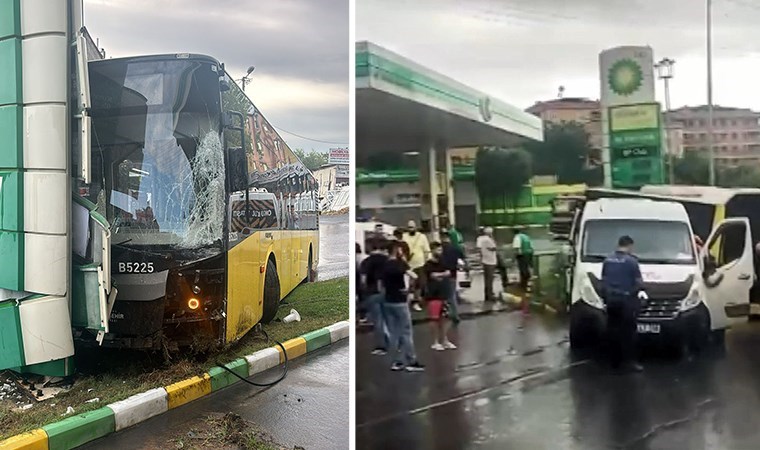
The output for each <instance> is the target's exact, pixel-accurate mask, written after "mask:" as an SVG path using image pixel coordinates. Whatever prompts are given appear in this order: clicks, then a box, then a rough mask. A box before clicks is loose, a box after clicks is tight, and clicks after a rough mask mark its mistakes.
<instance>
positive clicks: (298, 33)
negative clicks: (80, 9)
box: [85, 0, 353, 151]
mask: <svg viewBox="0 0 760 450" xmlns="http://www.w3.org/2000/svg"><path fill="white" fill-rule="evenodd" d="M85 24H86V25H87V28H88V29H89V30H90V33H91V34H92V36H93V37H94V38H96V39H100V46H101V47H103V48H105V50H106V52H107V56H108V57H110V56H113V57H121V56H132V55H144V54H157V53H182V52H189V53H203V54H207V55H210V56H213V57H215V58H217V59H218V60H220V61H222V62H224V63H225V64H226V67H227V71H228V72H229V73H230V74H231V75H233V76H234V77H235V78H240V77H242V76H243V75H244V74H245V71H246V69H247V68H248V66H250V65H253V66H255V67H256V70H255V71H254V73H253V75H252V81H251V84H250V85H249V86H248V87H246V93H247V94H248V96H249V97H251V99H252V100H253V102H254V103H255V104H256V106H257V107H258V108H259V109H260V110H261V111H262V112H263V114H264V116H266V118H267V119H268V120H269V121H270V122H271V123H272V125H273V126H275V127H276V128H278V132H279V133H280V135H281V136H282V137H283V139H285V141H286V142H287V143H288V145H289V146H290V147H291V148H293V149H296V148H303V149H304V150H307V151H308V150H309V149H312V148H313V149H316V150H327V149H329V148H331V147H347V146H348V145H347V143H348V124H349V122H348V120H349V117H348V89H349V86H348V75H349V64H348V51H349V49H353V45H351V44H350V43H349V34H348V30H349V17H348V0H318V1H314V0H273V1H251V0H214V1H211V0H161V1H160V2H159V1H155V0H85ZM283 129H284V130H287V131H289V132H292V133H296V134H299V135H301V136H305V137H308V138H310V139H315V140H319V141H327V142H331V143H322V142H316V141H313V140H306V139H302V138H299V137H296V136H294V135H293V134H289V133H286V132H284V131H283Z"/></svg>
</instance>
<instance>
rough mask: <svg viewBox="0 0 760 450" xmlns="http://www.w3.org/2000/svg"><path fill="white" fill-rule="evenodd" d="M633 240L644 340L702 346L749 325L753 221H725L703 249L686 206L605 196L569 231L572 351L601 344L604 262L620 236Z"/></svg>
mask: <svg viewBox="0 0 760 450" xmlns="http://www.w3.org/2000/svg"><path fill="white" fill-rule="evenodd" d="M623 235H629V236H631V237H632V238H633V240H634V242H635V244H634V254H635V256H636V257H637V258H638V259H639V263H640V265H641V274H642V278H643V282H644V289H645V291H646V292H647V294H648V296H649V300H647V301H645V302H643V303H642V307H641V310H640V312H639V315H638V320H637V327H638V333H640V334H641V335H651V336H652V337H656V338H659V339H665V340H667V341H668V343H672V344H674V345H680V344H688V345H690V346H692V347H701V346H703V345H704V344H705V343H706V342H707V340H708V338H709V337H710V334H713V335H714V336H715V337H716V338H717V341H718V342H719V343H722V342H723V336H724V332H725V329H726V328H728V327H729V326H731V325H732V324H735V323H738V322H741V321H746V320H747V318H748V315H749V291H750V288H751V287H752V284H753V282H754V270H753V262H754V261H753V252H752V240H751V235H750V227H749V220H748V219H747V218H731V219H725V220H724V221H722V222H720V224H718V225H717V226H715V227H713V233H712V234H711V235H710V237H709V238H708V239H707V241H705V246H704V249H703V250H702V252H701V253H699V252H698V250H697V248H696V246H695V242H694V233H693V231H692V228H691V225H690V223H689V216H688V215H687V213H686V209H685V208H684V206H683V205H682V204H680V203H676V202H669V201H655V200H649V199H627V198H604V199H599V200H595V201H590V202H588V203H586V204H585V206H584V208H583V210H582V212H581V211H580V210H579V213H578V214H577V215H576V218H575V220H574V223H573V229H572V231H571V252H570V260H571V263H570V268H569V271H568V276H569V278H570V280H569V283H568V290H569V292H568V294H569V297H570V301H571V306H570V344H571V347H572V348H573V349H578V348H582V347H585V346H588V345H590V344H593V343H595V342H598V340H599V339H600V337H601V334H602V332H603V330H604V327H605V314H604V303H603V301H602V299H601V297H600V292H601V271H602V262H603V261H604V259H605V257H606V256H607V255H609V254H610V253H612V252H613V251H614V249H615V247H616V245H617V240H618V238H619V237H620V236H623Z"/></svg>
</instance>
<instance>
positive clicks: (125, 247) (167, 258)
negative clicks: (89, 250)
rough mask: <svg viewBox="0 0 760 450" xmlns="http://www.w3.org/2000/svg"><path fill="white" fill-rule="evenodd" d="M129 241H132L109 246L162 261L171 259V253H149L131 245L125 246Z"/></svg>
mask: <svg viewBox="0 0 760 450" xmlns="http://www.w3.org/2000/svg"><path fill="white" fill-rule="evenodd" d="M131 240H132V239H127V240H126V241H122V242H119V243H118V244H113V243H112V244H111V245H113V246H114V247H119V248H123V249H125V250H129V251H131V252H135V253H141V254H143V255H148V256H157V257H159V258H163V259H165V260H167V261H170V260H171V259H172V254H171V253H155V252H151V251H148V250H143V249H141V248H136V247H135V246H133V245H126V244H127V242H130V241H131Z"/></svg>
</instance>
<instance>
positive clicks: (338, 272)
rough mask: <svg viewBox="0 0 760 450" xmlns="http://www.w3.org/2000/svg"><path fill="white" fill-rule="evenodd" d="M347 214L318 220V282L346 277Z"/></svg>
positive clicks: (347, 252) (347, 246) (347, 247)
mask: <svg viewBox="0 0 760 450" xmlns="http://www.w3.org/2000/svg"><path fill="white" fill-rule="evenodd" d="M348 219H349V215H348V214H342V215H340V216H320V218H319V266H317V272H318V275H317V279H318V280H319V281H324V280H330V279H333V278H339V277H347V276H348V261H349V258H348V255H349V247H350V245H349V244H350V242H349V239H348V238H349V235H350V233H349V230H348Z"/></svg>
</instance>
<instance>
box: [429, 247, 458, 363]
mask: <svg viewBox="0 0 760 450" xmlns="http://www.w3.org/2000/svg"><path fill="white" fill-rule="evenodd" d="M430 250H431V256H430V259H429V260H428V261H427V262H426V263H425V265H424V266H423V267H422V270H423V273H424V274H425V278H426V279H427V280H428V284H427V289H426V290H425V301H426V303H427V308H428V314H429V315H430V319H432V321H433V322H432V323H433V339H434V343H433V345H432V347H431V348H432V349H433V350H439V351H441V350H453V349H456V348H457V346H456V345H454V344H453V343H451V341H449V338H448V336H447V333H448V330H449V326H450V324H449V320H448V318H447V317H444V304H445V303H446V300H447V299H448V298H449V296H450V294H449V289H450V286H451V283H449V280H448V279H449V278H450V277H451V270H449V269H448V268H447V267H446V265H445V264H444V263H443V260H442V259H441V255H442V254H443V247H442V246H441V244H440V243H439V242H433V244H432V245H431V246H430Z"/></svg>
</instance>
